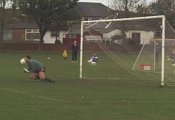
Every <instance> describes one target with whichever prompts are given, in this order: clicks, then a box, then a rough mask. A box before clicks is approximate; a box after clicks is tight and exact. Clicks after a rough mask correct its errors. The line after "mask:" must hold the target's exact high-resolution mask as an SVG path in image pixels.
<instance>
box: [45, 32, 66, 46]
mask: <svg viewBox="0 0 175 120" xmlns="http://www.w3.org/2000/svg"><path fill="white" fill-rule="evenodd" d="M59 34H60V35H59V36H58V39H59V40H60V41H61V43H63V38H64V35H65V34H66V33H65V32H64V31H61V32H60V33H59ZM55 40H56V37H52V36H51V32H50V31H48V32H46V34H45V36H44V43H47V44H55Z"/></svg>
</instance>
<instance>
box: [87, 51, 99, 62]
mask: <svg viewBox="0 0 175 120" xmlns="http://www.w3.org/2000/svg"><path fill="white" fill-rule="evenodd" d="M88 62H89V63H91V64H96V63H97V62H98V57H97V55H96V54H95V53H94V54H93V55H92V56H91V58H90V59H89V60H88Z"/></svg>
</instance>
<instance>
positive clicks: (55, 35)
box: [51, 31, 60, 37]
mask: <svg viewBox="0 0 175 120" xmlns="http://www.w3.org/2000/svg"><path fill="white" fill-rule="evenodd" d="M59 36H60V35H59V32H56V31H51V37H59Z"/></svg>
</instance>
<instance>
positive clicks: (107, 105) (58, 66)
mask: <svg viewBox="0 0 175 120" xmlns="http://www.w3.org/2000/svg"><path fill="white" fill-rule="evenodd" d="M25 54H26V53H22V52H7V53H1V54H0V58H1V59H0V63H1V67H0V83H1V84H0V118H1V119H2V120H174V119H175V116H174V111H175V106H174V103H175V102H174V100H175V96H174V90H175V87H173V86H165V87H164V88H159V85H160V81H159V80H158V79H156V80H153V78H150V76H153V77H154V74H153V73H144V72H136V73H135V72H131V71H130V70H128V69H127V66H129V65H130V62H129V60H128V59H127V62H125V61H123V60H120V59H117V58H118V57H119V55H117V56H118V57H117V56H116V58H115V57H114V58H113V62H111V58H110V57H108V56H105V55H103V54H100V58H101V61H99V63H98V64H97V65H96V66H91V65H88V64H87V63H86V64H87V65H86V67H85V68H88V69H89V70H88V69H85V70H87V71H85V73H87V74H88V76H86V77H87V78H84V79H82V80H80V79H79V62H77V63H72V62H71V60H70V58H69V59H68V60H66V61H65V60H64V59H63V58H62V56H61V54H60V53H54V52H47V53H46V52H29V53H28V54H30V55H31V56H32V57H33V58H34V59H37V60H39V61H41V62H43V63H44V64H45V65H46V66H47V76H48V77H49V78H51V79H53V80H55V81H56V83H54V84H52V83H40V82H39V81H33V80H30V79H29V78H28V76H29V75H28V74H25V73H23V71H22V68H23V67H25V66H24V65H21V64H19V59H20V58H21V57H22V56H24V55H25ZM47 57H50V58H51V59H50V60H48V59H47ZM87 57H88V56H87ZM120 58H122V55H120ZM123 58H125V56H123ZM131 60H132V57H131ZM133 60H134V58H133ZM109 61H110V62H109ZM106 62H107V63H108V64H106ZM104 63H105V64H104ZM126 63H128V64H127V65H126ZM111 70H112V71H111ZM114 71H115V72H114ZM94 72H95V73H97V74H94ZM114 74H115V75H114ZM95 75H96V76H95ZM109 76H112V77H115V78H116V79H109ZM89 77H91V79H88V78H89ZM96 77H97V78H98V79H95V78H96ZM93 78H94V79H93ZM122 78H123V79H122ZM124 78H125V79H124ZM155 78H156V77H155Z"/></svg>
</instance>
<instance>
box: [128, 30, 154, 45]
mask: <svg viewBox="0 0 175 120" xmlns="http://www.w3.org/2000/svg"><path fill="white" fill-rule="evenodd" d="M132 33H140V44H143V43H144V44H149V43H150V41H151V40H152V38H153V37H154V32H152V31H140V30H130V31H128V32H126V36H127V38H132Z"/></svg>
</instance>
